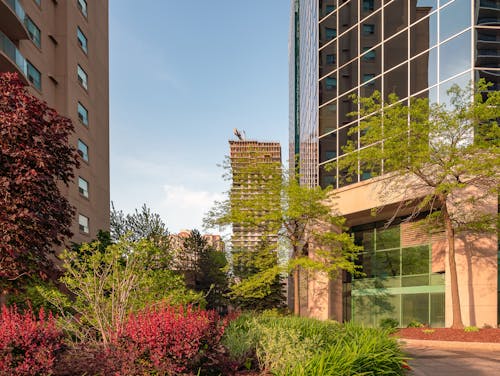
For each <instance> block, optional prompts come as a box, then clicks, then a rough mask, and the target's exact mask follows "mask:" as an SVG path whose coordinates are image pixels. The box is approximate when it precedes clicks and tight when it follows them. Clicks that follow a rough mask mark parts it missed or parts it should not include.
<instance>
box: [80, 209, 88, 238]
mask: <svg viewBox="0 0 500 376" xmlns="http://www.w3.org/2000/svg"><path fill="white" fill-rule="evenodd" d="M82 219H83V220H84V222H86V223H82ZM78 229H79V230H80V232H82V233H84V234H90V218H89V217H87V216H86V215H83V214H82V213H78Z"/></svg>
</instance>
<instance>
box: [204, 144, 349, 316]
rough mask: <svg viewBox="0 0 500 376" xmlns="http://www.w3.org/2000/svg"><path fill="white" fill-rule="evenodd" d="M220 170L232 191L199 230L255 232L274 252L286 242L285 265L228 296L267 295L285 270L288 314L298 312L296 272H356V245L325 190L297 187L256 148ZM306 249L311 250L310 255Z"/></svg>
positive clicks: (260, 274)
mask: <svg viewBox="0 0 500 376" xmlns="http://www.w3.org/2000/svg"><path fill="white" fill-rule="evenodd" d="M224 166H225V171H226V173H225V175H224V176H225V177H226V178H227V179H229V180H230V181H231V182H232V186H233V189H231V190H230V191H229V192H227V198H226V200H224V201H221V202H217V203H216V204H215V206H214V207H213V208H212V209H211V211H210V212H209V213H207V215H206V217H205V220H204V221H205V226H207V227H216V226H219V227H227V226H231V225H232V226H233V228H234V226H235V225H236V226H239V227H240V228H241V227H243V228H246V229H247V230H248V231H250V232H251V231H256V232H258V233H260V234H261V236H262V238H263V239H267V241H269V242H270V244H272V243H273V241H274V244H275V245H274V246H271V247H266V248H268V249H269V248H271V249H272V250H273V251H274V252H275V254H276V252H277V247H278V245H277V244H280V243H281V244H286V247H287V248H289V249H290V257H289V260H288V261H287V262H285V263H284V264H275V265H274V266H273V267H267V268H265V270H260V271H259V272H258V273H256V274H253V275H251V276H249V277H247V278H244V279H242V280H241V281H240V282H239V283H238V284H237V285H236V286H234V287H233V293H236V294H240V295H245V294H249V296H255V294H259V293H260V294H263V293H266V292H270V290H269V289H268V287H269V286H270V285H271V281H272V280H273V278H274V277H276V275H279V274H280V273H283V272H291V273H293V278H294V313H295V314H300V305H299V269H300V268H304V269H309V270H317V271H322V272H326V273H328V274H329V275H330V276H331V277H334V276H335V275H336V273H337V272H338V271H339V270H341V269H343V270H347V271H349V272H351V273H355V272H356V266H355V264H354V261H353V260H354V259H355V258H356V255H357V252H358V251H359V247H357V246H355V245H354V242H353V239H352V237H351V236H350V235H349V234H346V233H345V232H343V230H344V219H343V218H342V217H341V216H339V215H338V214H337V213H336V210H335V208H334V207H332V206H331V205H330V204H329V203H328V201H329V199H330V194H331V192H330V189H321V187H306V186H301V185H300V184H299V183H298V182H297V180H296V179H295V178H293V177H292V178H290V175H289V174H288V173H287V172H286V171H284V169H283V168H282V167H281V164H280V163H277V162H272V161H269V160H266V157H265V155H262V154H261V152H259V151H257V150H256V151H255V152H254V153H253V154H252V155H249V156H248V159H247V160H246V162H245V163H238V164H235V163H233V164H231V162H230V161H228V162H227V163H225V164H224ZM235 186H236V187H237V188H238V189H234V187H235ZM240 187H242V188H241V189H240ZM309 249H311V250H313V251H314V252H311V253H312V254H311V255H309ZM248 252H255V250H249V251H248ZM311 256H312V257H311ZM251 257H253V256H251ZM251 257H250V258H251ZM274 257H275V258H276V257H277V256H274ZM266 289H267V290H266Z"/></svg>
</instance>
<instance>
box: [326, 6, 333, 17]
mask: <svg viewBox="0 0 500 376" xmlns="http://www.w3.org/2000/svg"><path fill="white" fill-rule="evenodd" d="M334 10H335V5H327V6H326V7H325V15H326V14H330V13H332V12H333V11H334Z"/></svg>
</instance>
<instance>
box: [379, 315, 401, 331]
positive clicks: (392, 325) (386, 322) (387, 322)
mask: <svg viewBox="0 0 500 376" xmlns="http://www.w3.org/2000/svg"><path fill="white" fill-rule="evenodd" d="M379 326H380V328H382V329H387V330H392V331H394V330H395V329H396V328H398V327H399V321H398V320H396V319H393V318H391V317H386V318H385V319H382V320H380V324H379Z"/></svg>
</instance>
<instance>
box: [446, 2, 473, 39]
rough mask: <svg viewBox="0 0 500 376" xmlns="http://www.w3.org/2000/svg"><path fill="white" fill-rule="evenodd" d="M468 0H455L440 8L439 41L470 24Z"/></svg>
mask: <svg viewBox="0 0 500 376" xmlns="http://www.w3.org/2000/svg"><path fill="white" fill-rule="evenodd" d="M470 11H471V4H470V1H460V0H455V1H453V2H452V3H450V4H449V5H447V6H446V7H444V8H442V9H441V10H440V11H439V13H440V18H439V38H440V40H441V41H444V40H446V39H448V38H449V37H451V36H453V35H455V34H457V33H459V32H461V31H462V30H465V29H466V28H468V27H469V26H471V15H470Z"/></svg>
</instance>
